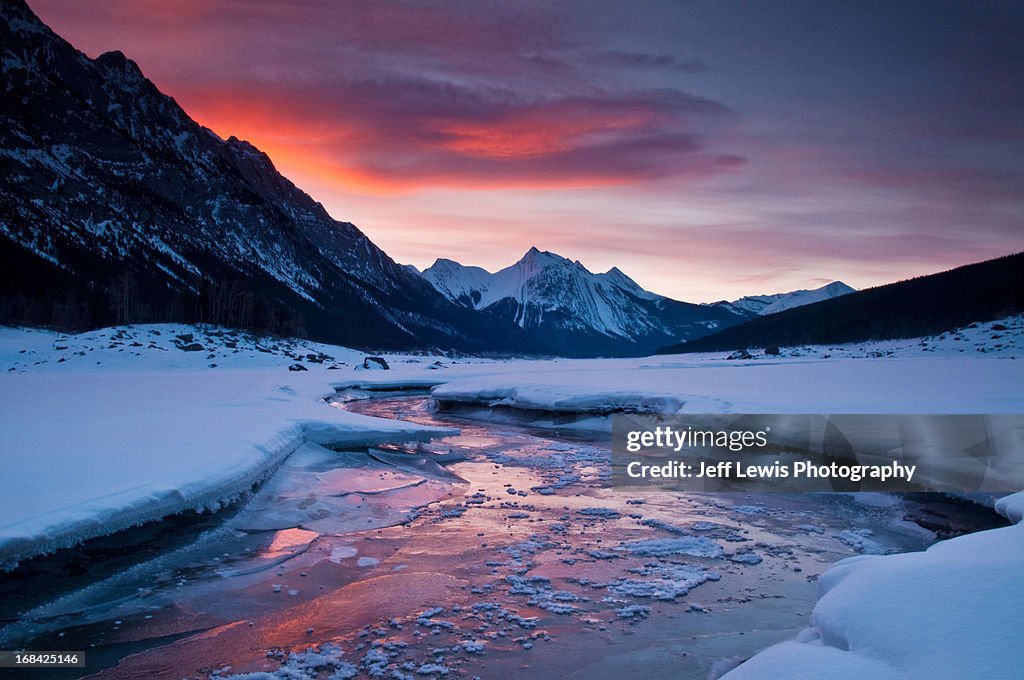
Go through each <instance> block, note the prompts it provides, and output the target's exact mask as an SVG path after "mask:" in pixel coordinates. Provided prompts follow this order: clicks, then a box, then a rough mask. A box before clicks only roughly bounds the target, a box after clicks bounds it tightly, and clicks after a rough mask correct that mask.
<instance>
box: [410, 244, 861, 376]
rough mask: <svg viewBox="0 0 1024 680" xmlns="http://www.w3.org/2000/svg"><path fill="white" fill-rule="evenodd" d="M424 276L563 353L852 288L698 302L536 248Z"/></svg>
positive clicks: (697, 333) (680, 334)
mask: <svg viewBox="0 0 1024 680" xmlns="http://www.w3.org/2000/svg"><path fill="white" fill-rule="evenodd" d="M422 276H423V278H425V279H426V280H427V281H429V282H430V283H431V284H432V285H433V286H434V287H435V288H436V289H437V290H438V291H439V292H440V293H442V294H443V295H445V296H446V297H447V298H448V299H449V300H452V301H453V302H456V303H458V304H460V305H463V306H464V307H466V308H468V309H474V310H480V311H488V312H491V313H493V314H495V315H496V316H498V317H500V318H502V319H505V320H508V321H511V322H513V323H515V324H516V325H517V326H519V327H520V328H522V329H523V330H524V331H526V332H527V333H529V334H530V335H531V337H533V338H535V339H536V341H537V342H538V343H544V344H545V345H547V346H549V347H551V348H553V350H554V351H555V352H556V353H558V354H560V355H563V356H595V355H602V354H611V355H624V354H630V355H643V354H649V353H651V352H653V351H654V350H655V349H657V348H659V347H662V346H664V345H665V344H667V343H669V342H673V341H678V340H691V339H695V338H699V337H702V336H705V335H707V334H709V333H712V332H715V331H718V330H721V329H724V328H729V327H731V326H735V325H737V324H741V323H743V322H745V321H747V320H749V319H751V318H753V317H756V316H758V315H761V314H771V313H773V312H774V311H776V310H782V309H788V308H791V307H796V306H799V305H802V304H808V303H811V302H816V301H818V300H822V299H827V298H829V297H835V296H838V295H845V294H846V293H849V292H851V291H852V290H853V289H852V288H850V287H849V286H847V285H846V284H844V283H840V282H836V283H831V284H829V285H828V286H823V287H822V288H819V289H816V290H813V291H807V290H799V291H794V292H792V293H779V294H776V295H762V296H756V297H749V298H742V299H740V300H736V301H733V302H724V301H723V302H717V303H713V304H707V305H698V304H692V303H688V302H680V301H678V300H673V299H671V298H667V297H664V296H662V295H657V294H655V293H652V292H650V291H647V290H644V289H643V288H641V287H640V286H639V285H638V284H637V283H636V282H635V281H633V280H632V279H631V278H629V277H628V276H626V275H625V274H623V273H622V272H621V271H620V270H619V269H618V268H615V267H613V268H612V269H610V270H609V271H607V272H604V273H603V274H595V273H593V272H591V271H589V270H588V269H587V268H586V267H584V266H583V265H582V264H580V262H579V261H575V262H574V261H572V260H568V259H566V258H564V257H562V256H560V255H556V254H555V253H551V252H546V251H540V250H538V249H537V248H531V249H530V250H529V251H527V253H526V254H525V255H524V256H523V257H522V259H520V260H519V261H518V262H516V263H515V264H513V265H511V266H509V267H506V268H505V269H502V270H500V271H498V272H495V273H493V274H492V273H490V272H488V271H486V270H484V269H481V268H480V267H467V266H464V265H461V264H459V263H458V262H454V261H452V260H445V259H439V260H437V261H436V262H435V263H434V264H433V265H431V266H430V267H429V268H427V269H426V270H424V271H423V273H422Z"/></svg>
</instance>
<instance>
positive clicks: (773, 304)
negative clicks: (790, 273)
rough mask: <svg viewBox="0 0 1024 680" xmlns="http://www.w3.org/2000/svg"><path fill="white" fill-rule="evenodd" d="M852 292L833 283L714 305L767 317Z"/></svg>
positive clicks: (749, 314) (838, 283)
mask: <svg viewBox="0 0 1024 680" xmlns="http://www.w3.org/2000/svg"><path fill="white" fill-rule="evenodd" d="M854 292H856V289H855V288H853V287H851V286H848V285H846V284H845V283H843V282H842V281H833V282H832V283H829V284H826V285H824V286H822V287H820V288H813V289H810V290H807V289H800V290H793V291H790V292H788V293H774V294H772V295H748V296H746V297H741V298H740V299H738V300H733V301H731V302H727V301H725V300H723V301H721V302H716V303H714V304H715V305H716V306H719V307H723V308H726V309H733V310H735V311H737V312H739V313H742V314H746V315H748V316H767V315H769V314H777V313H778V312H782V311H785V310H787V309H793V308H794V307H802V306H803V305H809V304H813V303H815V302H821V301H822V300H830V299H832V298H837V297H840V296H843V295H847V294H848V293H854Z"/></svg>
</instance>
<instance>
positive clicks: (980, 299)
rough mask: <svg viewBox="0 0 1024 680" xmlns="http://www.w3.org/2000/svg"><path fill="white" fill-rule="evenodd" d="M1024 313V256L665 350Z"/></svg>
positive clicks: (887, 332) (855, 337)
mask: <svg viewBox="0 0 1024 680" xmlns="http://www.w3.org/2000/svg"><path fill="white" fill-rule="evenodd" d="M1022 310H1024V253H1016V254H1013V255H1007V256H1006V257H1001V258H998V259H995V260H988V261H986V262H981V263H978V264H971V265H966V266H963V267H958V268H956V269H951V270H949V271H945V272H940V273H938V274H931V275H928V276H921V277H918V278H915V279H910V280H908V281H900V282H897V283H891V284H889V285H885V286H879V287H877V288H869V289H866V290H862V291H858V292H855V293H850V294H848V295H843V296H841V297H838V298H835V299H831V300H824V301H822V302H818V303H815V304H811V305H807V306H803V307H798V308H795V309H789V310H785V311H782V312H779V313H777V314H772V315H770V316H762V317H758V318H756V319H753V320H752V321H748V322H747V323H745V324H742V325H739V326H735V327H732V328H728V329H725V330H723V331H721V332H718V333H715V334H713V335H708V336H707V337H704V338H700V339H698V340H694V341H692V342H686V343H678V344H674V345H669V346H666V347H664V348H662V349H660V350H659V351H658V353H659V354H673V353H677V352H705V351H722V350H735V349H742V348H746V347H767V346H770V345H777V346H786V345H811V344H836V343H846V342H859V341H863V340H888V339H896V338H913V337H918V336H923V335H931V334H936V333H941V332H943V331H947V330H950V329H953V328H956V327H958V326H964V325H966V324H969V323H972V322H983V321H990V320H992V319H996V318H1001V317H1005V316H1009V315H1012V314H1016V313H1019V312H1021V311H1022Z"/></svg>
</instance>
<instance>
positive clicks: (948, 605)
mask: <svg viewBox="0 0 1024 680" xmlns="http://www.w3.org/2000/svg"><path fill="white" fill-rule="evenodd" d="M1017 495H1018V496H1019V494H1017ZM1010 498H1014V497H1010ZM1017 507H1019V506H1017ZM1021 564H1024V525H1021V524H1017V525H1014V526H1011V527H1006V528H1003V529H994V530H990V531H983V532H979V533H976V534H970V535H966V536H960V537H958V538H954V539H951V540H948V541H943V542H941V543H936V544H935V545H933V546H932V547H930V548H929V549H928V550H926V551H924V552H916V553H905V554H901V555H886V556H858V557H851V558H849V559H846V560H843V561H841V562H839V563H837V564H836V565H835V566H833V567H832V568H831V569H829V570H828V571H827V572H825V574H823V575H822V577H821V580H820V586H819V587H820V599H819V601H818V604H817V605H816V606H815V608H814V612H813V614H812V618H811V624H812V625H811V627H810V628H809V629H807V630H805V631H804V632H803V633H802V634H801V635H800V636H799V637H798V639H797V640H796V641H790V642H785V643H782V644H779V645H776V646H774V647H770V648H768V649H767V650H765V651H763V652H761V653H759V654H757V655H755V656H754V657H753V658H751V659H750V660H748V661H747V662H745V663H743V664H742V665H740V666H739V667H737V668H736V669H735V670H734V671H732V672H731V673H728V674H726V675H725V676H724V678H726V679H727V680H764V679H767V678H787V679H789V680H804V679H807V680H812V679H813V680H817V679H819V678H824V677H827V678H830V679H833V680H854V679H860V678H872V679H878V678H881V679H884V680H911V679H912V678H931V679H932V680H944V679H949V680H954V679H961V678H986V680H1011V679H1016V678H1022V677H1024V656H1022V655H1021V654H1020V651H1019V647H1020V640H1021V632H1020V631H1021V629H1020V619H1021V612H1024V579H1021V578H1020V570H1021Z"/></svg>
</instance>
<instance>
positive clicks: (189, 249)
mask: <svg viewBox="0 0 1024 680" xmlns="http://www.w3.org/2000/svg"><path fill="white" fill-rule="evenodd" d="M0 42H2V44H3V46H4V56H3V61H2V68H3V86H2V88H3V91H2V94H0V97H2V101H0V121H2V128H0V265H2V266H3V267H4V274H3V276H2V277H0V323H6V324H38V325H50V326H56V327H60V328H66V329H69V330H72V329H81V328H88V327H96V326H101V325H106V324H110V323H119V322H120V323H125V322H127V323H131V322H146V321H187V322H194V321H208V322H213V323H222V324H226V325H233V326H239V327H245V328H252V329H258V330H267V331H271V332H278V333H288V334H299V335H308V336H310V337H312V338H315V339H319V340H324V341H330V342H337V343H341V344H347V345H350V346H355V347H376V348H382V349H417V348H421V349H426V348H441V349H448V348H455V349H459V350H465V351H493V352H530V351H540V350H542V348H541V347H539V346H538V345H537V344H536V343H534V342H533V341H532V340H530V339H529V338H528V337H526V335H525V334H524V333H522V332H521V330H520V329H519V328H517V327H516V326H515V325H514V324H509V323H506V322H504V321H502V320H501V319H499V318H497V317H494V316H493V315H490V314H486V313H480V312H467V310H465V309H462V308H460V307H458V306H456V305H454V304H452V303H451V302H449V301H448V300H447V299H445V298H444V297H443V296H441V295H439V294H438V293H437V292H436V291H435V290H434V289H433V287H432V286H430V285H429V284H428V283H427V282H425V281H423V280H422V279H421V278H420V277H419V276H416V275H415V274H414V273H413V272H410V271H408V270H407V269H406V268H404V267H402V266H400V265H398V264H396V263H395V262H394V261H393V260H392V259H391V258H390V257H388V256H387V254H385V253H384V252H383V251H382V250H380V249H379V248H378V247H377V246H375V245H374V244H373V243H372V242H371V241H370V240H369V239H368V238H367V237H366V236H365V235H364V234H363V233H362V232H361V231H359V230H358V229H357V228H356V227H355V226H354V225H353V224H351V223H349V222H341V221H337V220H334V219H333V218H331V217H330V215H328V214H327V211H326V210H325V209H324V208H323V206H322V205H320V204H319V203H317V202H316V201H314V200H313V199H312V198H311V197H310V196H308V195H307V194H306V193H304V192H303V191H301V190H300V189H299V188H298V187H296V186H295V185H294V184H292V183H291V182H290V181H289V180H288V179H286V178H285V177H283V176H282V175H281V174H280V173H278V172H277V170H276V169H275V168H274V165H273V163H272V162H271V160H270V158H269V157H268V156H267V155H266V154H264V153H262V152H261V151H259V150H258V149H256V148H255V147H253V146H252V145H251V144H249V143H247V142H244V141H241V140H238V139H235V138H234V137H232V138H229V139H227V140H223V139H221V138H219V137H218V136H217V135H216V134H214V133H213V132H212V131H210V130H208V129H206V128H204V127H202V126H200V125H198V124H197V123H195V122H194V121H192V120H191V119H190V118H189V117H188V115H187V114H186V113H185V112H184V111H183V110H182V109H181V107H179V106H178V104H177V103H176V102H175V101H174V100H173V99H172V98H171V97H168V96H166V95H164V94H162V93H161V92H160V91H159V90H158V89H157V88H156V86H155V85H154V84H153V83H152V82H150V81H149V80H148V79H146V77H145V76H144V75H143V74H142V72H141V71H140V70H139V68H138V66H137V65H136V64H135V63H134V62H132V61H131V60H129V59H127V58H126V57H125V56H124V55H123V54H121V53H120V52H108V53H106V54H103V55H101V56H100V57H98V58H97V59H95V60H91V59H89V58H88V57H86V56H85V55H84V54H82V53H80V52H78V51H77V50H76V49H75V48H74V47H72V46H71V45H70V44H68V43H67V42H66V41H64V40H63V39H62V38H60V37H59V36H58V35H56V34H55V33H53V32H52V31H51V30H50V29H49V28H47V27H46V26H45V25H44V24H43V23H42V22H41V21H40V20H39V19H38V18H37V17H36V16H35V15H34V14H33V13H32V11H31V10H30V9H29V8H28V6H27V5H26V4H25V3H24V2H22V1H21V0H5V2H4V3H3V5H2V9H0Z"/></svg>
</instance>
